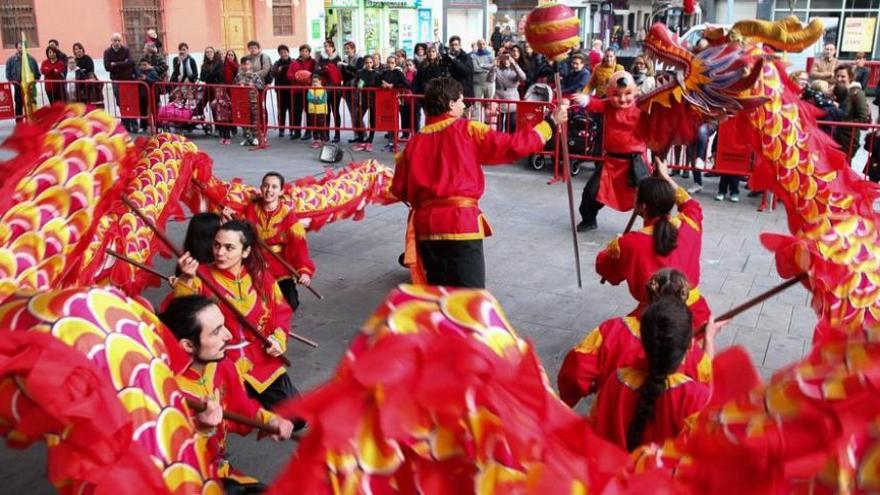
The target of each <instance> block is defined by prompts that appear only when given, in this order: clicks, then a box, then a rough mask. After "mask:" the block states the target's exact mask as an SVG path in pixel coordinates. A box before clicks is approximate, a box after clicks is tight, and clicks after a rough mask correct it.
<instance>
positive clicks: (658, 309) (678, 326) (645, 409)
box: [626, 295, 693, 451]
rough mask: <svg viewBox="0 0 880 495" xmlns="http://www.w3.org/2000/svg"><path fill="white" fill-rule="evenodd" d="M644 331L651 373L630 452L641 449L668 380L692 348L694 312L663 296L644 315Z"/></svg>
mask: <svg viewBox="0 0 880 495" xmlns="http://www.w3.org/2000/svg"><path fill="white" fill-rule="evenodd" d="M641 330H642V347H643V348H644V350H645V357H646V359H647V361H648V373H647V376H646V377H645V381H644V383H643V384H642V386H641V387H640V388H639V398H638V401H637V402H636V407H635V411H634V412H633V417H632V419H631V420H630V423H629V426H628V427H627V431H626V448H627V449H628V450H630V451H632V450H634V449H635V448H636V447H638V446H639V445H641V443H642V437H643V436H644V435H645V430H646V429H647V427H648V423H649V422H650V421H651V420H653V419H654V407H655V405H656V403H657V399H658V398H659V397H660V395H661V394H662V393H663V392H664V391H665V390H666V377H667V376H668V375H669V374H670V373H673V372H674V371H675V370H676V369H678V367H679V366H680V365H681V362H682V361H683V360H684V356H685V354H686V353H687V350H688V348H689V347H690V344H691V339H692V338H693V331H692V329H691V312H690V310H688V308H687V306H686V305H685V303H684V302H682V300H681V299H679V298H677V297H674V296H667V295H664V296H661V297H660V298H659V299H657V300H656V301H654V302H652V303H651V304H649V305H648V307H647V308H645V311H644V313H642V329H641Z"/></svg>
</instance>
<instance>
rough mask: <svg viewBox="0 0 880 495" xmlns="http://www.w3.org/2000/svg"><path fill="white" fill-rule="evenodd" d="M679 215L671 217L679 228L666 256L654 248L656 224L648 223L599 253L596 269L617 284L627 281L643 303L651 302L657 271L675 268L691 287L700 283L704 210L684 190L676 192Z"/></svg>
mask: <svg viewBox="0 0 880 495" xmlns="http://www.w3.org/2000/svg"><path fill="white" fill-rule="evenodd" d="M675 196H676V203H677V204H678V214H677V215H676V216H674V217H672V218H671V219H670V221H671V222H672V224H673V225H674V226H675V227H676V228H677V229H678V241H677V243H676V247H675V249H673V250H672V252H670V253H669V254H668V255H666V256H660V255H659V254H657V253H656V252H655V251H654V239H653V237H652V234H653V227H652V226H651V225H650V224H648V225H646V226H645V228H643V229H642V230H640V231H633V232H628V233H626V234H624V235H623V236H621V237H619V238H617V239H615V240H613V241H611V242H610V243H609V244H608V246H607V247H606V248H605V249H604V250H602V251H601V252H600V253H599V254H598V255H597V256H596V272H597V273H598V274H599V275H600V276H602V277H604V278H605V279H607V280H608V282H610V283H611V284H613V285H617V284H619V283H621V282H623V281H624V280H625V281H626V283H627V286H629V293H630V294H632V296H633V297H634V298H635V299H636V300H637V301H639V303H641V304H647V302H648V293H647V291H646V289H645V285H646V284H647V283H648V280H649V279H650V278H651V276H653V275H654V273H656V272H657V270H660V269H662V268H675V269H676V270H679V271H681V272H682V273H684V274H685V276H687V279H688V282H690V284H691V287H697V286H698V285H699V284H700V254H701V253H702V250H703V248H702V241H703V239H702V228H703V227H702V225H703V210H702V208H701V207H700V203H698V202H697V201H696V200H694V199H692V198H691V197H690V196H689V195H688V193H687V192H686V191H685V190H684V189H681V188H679V189H677V190H676V192H675Z"/></svg>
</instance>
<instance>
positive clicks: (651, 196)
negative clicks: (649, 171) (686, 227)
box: [636, 177, 678, 256]
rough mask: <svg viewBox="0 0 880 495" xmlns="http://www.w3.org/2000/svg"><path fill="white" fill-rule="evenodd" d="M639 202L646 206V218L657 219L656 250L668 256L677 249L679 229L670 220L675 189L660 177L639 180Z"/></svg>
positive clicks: (661, 254) (655, 232)
mask: <svg viewBox="0 0 880 495" xmlns="http://www.w3.org/2000/svg"><path fill="white" fill-rule="evenodd" d="M636 201H637V202H638V204H640V205H642V206H643V207H644V211H645V218H646V219H654V218H656V219H657V222H656V223H655V224H654V233H653V238H654V251H656V252H657V254H659V255H660V256H666V255H667V254H669V253H671V252H672V250H673V249H675V247H676V245H677V242H678V229H676V228H675V227H674V226H673V225H672V223H671V222H670V221H669V213H670V212H671V211H672V207H673V206H675V189H673V188H672V186H671V185H669V183H668V182H666V180H665V179H661V178H659V177H647V178H645V179H642V181H640V182H639V189H638V197H637V200H636Z"/></svg>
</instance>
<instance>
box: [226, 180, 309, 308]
mask: <svg viewBox="0 0 880 495" xmlns="http://www.w3.org/2000/svg"><path fill="white" fill-rule="evenodd" d="M283 191H284V177H283V176H282V175H281V174H279V173H278V172H269V173H267V174H266V175H264V176H263V180H262V181H261V182H260V192H261V196H260V197H258V198H256V199H254V200H253V201H249V202H247V203H245V204H236V205H229V206H225V207H224V208H223V217H224V218H225V219H227V220H231V219H232V217H233V216H234V215H236V214H238V215H243V216H244V218H245V219H247V221H248V222H250V223H251V224H252V225H253V226H254V227H256V229H257V235H259V236H260V239H262V240H263V242H264V243H265V244H266V245H267V246H268V247H269V249H271V250H272V251H273V252H274V253H276V254H279V255H280V256H281V258H283V259H284V260H285V261H287V263H288V264H289V265H290V266H292V267H293V268H295V269H296V271H297V272H299V277H297V278H296V280H294V277H293V275H292V274H291V273H290V271H289V270H288V269H287V268H285V267H284V265H282V264H281V263H279V262H278V260H276V259H275V257H274V256H271V255H266V256H265V259H266V262H267V264H268V268H269V273H270V274H271V275H272V277H274V278H275V280H277V282H278V287H279V288H280V289H281V293H282V294H283V295H284V297H285V299H287V304H289V305H290V307H291V309H293V310H294V311H296V308H298V307H299V293H298V292H297V290H296V284H297V283H299V284H302V285H305V286H306V287H308V286H309V285H310V284H311V283H312V277H313V276H314V275H315V262H314V261H312V258H311V257H309V245H308V242H307V241H306V229H305V227H303V225H302V224H301V223H300V221H299V217H298V216H297V215H296V210H295V209H294V206H293V205H292V204H291V203H290V202H289V201H284V200H282V198H281V193H282V192H283Z"/></svg>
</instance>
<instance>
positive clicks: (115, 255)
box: [104, 248, 171, 284]
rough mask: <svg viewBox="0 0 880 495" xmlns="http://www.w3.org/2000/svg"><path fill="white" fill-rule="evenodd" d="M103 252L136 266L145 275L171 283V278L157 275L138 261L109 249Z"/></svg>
mask: <svg viewBox="0 0 880 495" xmlns="http://www.w3.org/2000/svg"><path fill="white" fill-rule="evenodd" d="M104 252H106V253H107V254H109V255H110V256H113V257H114V258H117V259H120V260H122V261H124V262H126V263H128V264H130V265H133V266H136V267H138V268H140V269H141V270H143V271H145V272H147V273H151V274H153V275H155V276H157V277H159V278H161V279H162V280H165V281H166V282H168V283H169V284H170V283H171V277H169V276H168V275H165V274H164V273H159V272H158V271H156V270H154V269H153V268H151V267H149V266H147V265H145V264H143V263H141V262H140V261H135V260H133V259H131V258H129V257H128V256H126V255H124V254H121V253H117V252H116V251H114V250H112V249H110V248H107V249H105V250H104Z"/></svg>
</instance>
